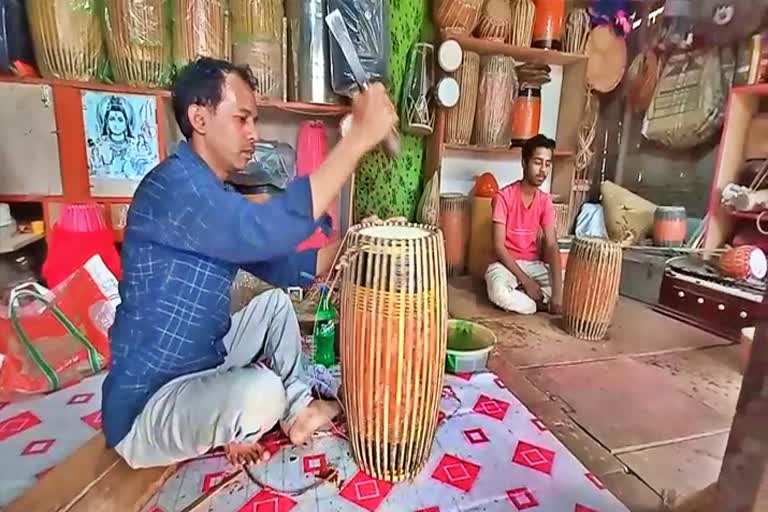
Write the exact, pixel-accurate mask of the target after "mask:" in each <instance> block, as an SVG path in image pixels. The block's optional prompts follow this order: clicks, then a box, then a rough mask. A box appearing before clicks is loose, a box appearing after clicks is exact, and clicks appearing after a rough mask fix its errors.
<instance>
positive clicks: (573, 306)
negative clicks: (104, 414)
mask: <svg viewBox="0 0 768 512" xmlns="http://www.w3.org/2000/svg"><path fill="white" fill-rule="evenodd" d="M621 258H622V251H621V246H620V245H619V244H617V243H615V242H610V241H608V240H604V239H601V238H590V237H576V239H575V241H574V243H573V246H572V247H571V250H570V253H569V255H568V265H567V267H566V271H565V284H564V286H563V323H564V326H565V330H566V332H568V334H570V335H572V336H575V337H576V338H579V339H583V340H587V341H599V340H602V339H604V338H605V335H606V333H607V332H608V327H609V326H610V324H611V320H612V319H613V313H614V311H615V308H616V303H617V302H618V299H619V280H620V277H621Z"/></svg>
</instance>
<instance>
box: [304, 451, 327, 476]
mask: <svg viewBox="0 0 768 512" xmlns="http://www.w3.org/2000/svg"><path fill="white" fill-rule="evenodd" d="M303 464H304V472H305V473H315V474H320V473H325V471H326V470H327V469H328V461H327V460H325V455H323V454H320V455H307V456H306V457H304V460H303Z"/></svg>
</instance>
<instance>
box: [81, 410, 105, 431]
mask: <svg viewBox="0 0 768 512" xmlns="http://www.w3.org/2000/svg"><path fill="white" fill-rule="evenodd" d="M80 419H81V420H83V423H85V424H86V425H88V426H90V427H91V428H92V429H94V430H101V411H94V412H92V413H91V414H87V415H85V416H83V417H82V418H80Z"/></svg>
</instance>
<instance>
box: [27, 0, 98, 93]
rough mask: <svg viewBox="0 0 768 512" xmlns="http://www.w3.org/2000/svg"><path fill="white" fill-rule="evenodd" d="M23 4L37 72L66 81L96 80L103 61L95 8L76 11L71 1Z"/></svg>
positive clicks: (39, 0) (31, 0) (32, 0)
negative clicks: (37, 68)
mask: <svg viewBox="0 0 768 512" xmlns="http://www.w3.org/2000/svg"><path fill="white" fill-rule="evenodd" d="M25 4H26V8H27V18H28V20H29V33H30V38H31V40H32V46H33V49H34V53H35V60H36V61H37V65H38V67H39V68H40V73H41V74H42V75H43V76H44V77H46V78H59V79H65V80H78V81H88V80H91V79H93V78H95V77H96V75H97V73H98V71H99V66H100V65H101V63H102V62H103V58H104V46H103V44H102V39H101V20H100V19H99V15H98V12H97V11H96V9H95V8H89V9H81V8H77V6H76V5H73V3H72V1H71V0H27V1H26V2H25Z"/></svg>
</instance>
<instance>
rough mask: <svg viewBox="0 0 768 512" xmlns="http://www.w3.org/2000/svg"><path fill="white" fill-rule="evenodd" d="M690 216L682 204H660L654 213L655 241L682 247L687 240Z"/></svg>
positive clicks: (660, 244)
mask: <svg viewBox="0 0 768 512" xmlns="http://www.w3.org/2000/svg"><path fill="white" fill-rule="evenodd" d="M687 222H688V218H687V216H686V214H685V208H684V207H682V206H659V207H658V208H656V211H655V212H654V214H653V243H654V245H658V246H660V247H680V246H682V245H683V242H684V241H685V231H686V227H687Z"/></svg>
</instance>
